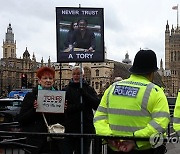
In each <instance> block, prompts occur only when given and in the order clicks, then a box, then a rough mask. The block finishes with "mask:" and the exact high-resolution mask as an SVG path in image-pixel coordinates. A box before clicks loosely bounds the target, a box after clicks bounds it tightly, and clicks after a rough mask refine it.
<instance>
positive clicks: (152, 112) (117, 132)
mask: <svg viewBox="0 0 180 154" xmlns="http://www.w3.org/2000/svg"><path fill="white" fill-rule="evenodd" d="M168 123H169V106H168V102H167V98H166V96H165V94H164V92H163V90H162V89H161V88H160V87H159V86H157V85H155V84H153V83H151V82H150V81H149V80H148V79H147V78H145V77H143V76H140V75H134V74H133V75H131V76H130V78H128V79H126V80H122V81H118V82H115V83H113V84H112V85H111V86H110V87H109V88H108V89H107V90H106V91H105V93H104V95H103V97H102V99H101V102H100V105H99V107H98V109H97V111H96V113H95V115H94V126H95V129H96V134H99V135H104V136H108V135H114V136H135V137H150V136H151V135H152V134H154V133H158V132H161V133H164V132H165V131H166V128H167V126H168ZM136 143H137V146H138V149H139V150H141V149H149V148H150V147H151V145H150V143H149V142H143V141H138V142H136Z"/></svg>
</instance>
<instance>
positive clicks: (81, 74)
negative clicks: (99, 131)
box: [80, 63, 84, 154]
mask: <svg viewBox="0 0 180 154" xmlns="http://www.w3.org/2000/svg"><path fill="white" fill-rule="evenodd" d="M82 70H83V68H82V63H80V71H81V72H80V89H82V88H83V84H82V82H83V81H82V80H83V72H82ZM80 103H81V104H82V103H83V100H82V95H80ZM81 134H83V110H82V111H81ZM83 143H84V142H83V137H81V154H83Z"/></svg>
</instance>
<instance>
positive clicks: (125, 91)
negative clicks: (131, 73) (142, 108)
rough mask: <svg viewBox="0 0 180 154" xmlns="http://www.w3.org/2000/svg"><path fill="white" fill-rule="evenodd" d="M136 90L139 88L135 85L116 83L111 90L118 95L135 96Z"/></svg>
mask: <svg viewBox="0 0 180 154" xmlns="http://www.w3.org/2000/svg"><path fill="white" fill-rule="evenodd" d="M138 91H139V88H137V87H130V86H124V85H116V86H115V89H114V91H113V94H114V95H119V96H128V97H136V96H137V94H138Z"/></svg>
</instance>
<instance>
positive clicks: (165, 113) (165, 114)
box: [151, 112, 170, 119]
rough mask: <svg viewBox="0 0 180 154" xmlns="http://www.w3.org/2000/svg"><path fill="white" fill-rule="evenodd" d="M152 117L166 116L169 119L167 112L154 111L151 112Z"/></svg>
mask: <svg viewBox="0 0 180 154" xmlns="http://www.w3.org/2000/svg"><path fill="white" fill-rule="evenodd" d="M151 116H152V118H159V117H166V118H168V119H170V115H169V113H168V112H156V113H151Z"/></svg>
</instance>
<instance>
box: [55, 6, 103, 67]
mask: <svg viewBox="0 0 180 154" xmlns="http://www.w3.org/2000/svg"><path fill="white" fill-rule="evenodd" d="M56 34H57V62H60V63H61V62H103V61H104V15H103V8H76V7H56Z"/></svg>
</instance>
